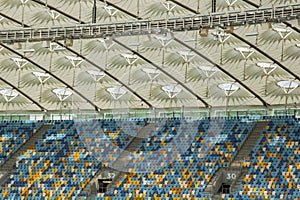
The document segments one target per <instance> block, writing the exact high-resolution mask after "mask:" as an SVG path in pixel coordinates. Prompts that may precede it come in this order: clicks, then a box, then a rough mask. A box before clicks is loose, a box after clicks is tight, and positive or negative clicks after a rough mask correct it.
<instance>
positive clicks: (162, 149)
mask: <svg viewBox="0 0 300 200" xmlns="http://www.w3.org/2000/svg"><path fill="white" fill-rule="evenodd" d="M147 120H148V121H151V119H147ZM147 120H138V121H137V122H134V123H132V122H130V121H128V120H124V121H122V122H120V123H118V122H116V121H115V120H91V121H73V120H64V121H51V123H53V126H52V127H51V128H50V129H49V130H48V131H47V132H46V133H45V134H43V135H42V136H41V138H39V140H38V141H37V142H36V143H35V145H33V146H31V147H30V148H29V149H28V150H27V151H26V152H25V153H24V154H23V155H21V156H20V157H19V158H18V160H17V162H16V168H17V170H16V172H15V173H14V174H13V175H11V176H10V177H9V178H8V179H7V180H6V181H5V183H4V184H2V185H1V192H0V195H1V196H2V197H4V198H6V199H18V198H25V199H27V198H28V199H41V198H47V197H51V198H53V199H71V198H76V199H86V198H88V197H89V194H88V193H86V192H84V188H85V187H86V186H87V185H88V184H89V183H92V186H93V188H94V190H93V191H94V192H95V189H96V184H95V182H92V180H93V179H95V178H97V177H96V174H97V172H99V171H101V170H102V169H103V170H104V169H105V168H106V167H107V165H108V163H109V162H110V161H109V159H111V158H112V157H113V155H111V154H109V153H108V154H107V152H106V147H108V148H110V147H111V146H114V145H115V146H119V148H118V149H120V151H121V149H126V146H128V144H129V143H130V141H131V140H132V138H134V137H135V136H136V133H133V132H134V131H133V130H135V131H140V130H142V127H143V126H145V125H146V124H147V123H148V122H147ZM262 120H264V121H267V122H268V125H267V126H266V127H265V130H262V134H261V137H260V138H259V140H258V142H257V144H256V145H255V147H254V148H253V149H252V151H251V152H249V156H247V157H246V158H245V160H244V162H243V167H244V168H247V169H248V168H249V170H248V173H247V174H246V176H245V177H244V178H243V182H242V184H241V185H240V187H239V188H238V190H237V191H236V192H235V193H233V194H221V196H220V198H222V199H271V198H272V199H296V198H299V189H300V187H299V184H298V183H299V182H298V179H299V173H298V171H299V156H298V154H299V147H298V146H299V144H298V143H299V136H298V134H297V133H298V132H299V120H298V119H296V118H293V117H281V118H275V117H265V118H264V119H262ZM47 123H49V122H47ZM151 123H155V122H153V121H152V122H151ZM256 123H257V119H250V118H246V117H244V118H238V117H232V118H228V117H219V118H204V119H202V120H188V119H179V118H178V119H175V118H171V119H165V120H159V121H157V123H156V124H155V125H156V126H155V127H156V128H155V130H156V131H151V132H150V133H149V137H147V138H144V140H142V142H141V144H140V145H138V146H137V148H136V151H135V152H134V153H133V154H134V155H135V156H134V157H132V159H131V160H130V162H128V163H127V166H126V167H127V170H128V172H127V173H125V174H124V176H123V177H122V178H121V179H120V180H119V181H118V182H117V183H116V185H115V186H114V188H113V189H112V190H108V191H107V192H106V193H98V194H97V195H96V196H97V197H96V198H97V199H120V198H129V199H131V198H148V199H151V198H153V197H154V198H158V199H165V198H169V199H211V198H213V197H214V196H213V194H209V193H205V192H204V191H205V188H206V187H207V185H208V184H209V183H210V181H211V180H212V179H213V178H214V176H215V175H216V174H217V172H218V171H220V169H222V168H224V167H225V168H226V167H230V165H231V164H232V163H233V161H234V158H235V157H236V155H237V154H238V152H239V150H240V149H241V148H242V146H243V144H244V143H245V141H246V140H247V138H248V137H249V135H250V134H251V131H252V130H253V128H254V126H255V124H256ZM40 124H41V123H39V125H40ZM27 126H29V125H28V124H27ZM35 126H37V125H33V124H31V125H30V127H35ZM122 126H123V127H122ZM127 129H131V131H129V132H127V131H126V130H127ZM20 130H21V129H20ZM129 133H130V134H129ZM131 134H132V135H131ZM129 136H131V137H129ZM96 138H100V140H99V141H98V140H96ZM103 141H104V142H103ZM101 142H103V143H101ZM87 144H88V145H90V146H88V145H87ZM106 144H110V145H106ZM87 146H88V147H87ZM104 146H105V148H104ZM5 147H6V148H8V149H9V148H10V147H9V146H5ZM171 147H172V148H171ZM98 149H100V151H99V152H98V154H94V152H97V150H98ZM169 149H171V150H169ZM113 151H115V150H113ZM157 152H158V153H159V154H162V156H161V158H164V161H163V160H160V159H161V158H159V157H157V155H155V153H157ZM171 153H173V154H171ZM94 155H96V156H94ZM101 155H102V156H103V157H102V158H101ZM155 156H156V158H157V160H156V161H154V160H151V159H154V158H155ZM171 156H174V157H171ZM113 158H114V159H115V160H117V159H118V154H116V155H115V157H113ZM114 159H112V160H111V162H112V163H113V162H114V161H115V160H114ZM142 169H143V170H144V171H142Z"/></svg>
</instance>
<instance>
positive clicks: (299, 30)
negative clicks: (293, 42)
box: [283, 22, 300, 33]
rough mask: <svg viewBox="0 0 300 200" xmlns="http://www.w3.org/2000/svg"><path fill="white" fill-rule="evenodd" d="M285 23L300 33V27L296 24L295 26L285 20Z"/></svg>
mask: <svg viewBox="0 0 300 200" xmlns="http://www.w3.org/2000/svg"><path fill="white" fill-rule="evenodd" d="M283 24H285V25H286V26H288V27H290V28H291V29H293V30H294V31H296V32H297V33H300V29H299V28H298V27H296V26H293V25H292V24H291V23H289V22H283Z"/></svg>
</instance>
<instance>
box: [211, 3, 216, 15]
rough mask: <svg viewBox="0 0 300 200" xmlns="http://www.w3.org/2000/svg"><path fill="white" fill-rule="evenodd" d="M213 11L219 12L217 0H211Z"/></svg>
mask: <svg viewBox="0 0 300 200" xmlns="http://www.w3.org/2000/svg"><path fill="white" fill-rule="evenodd" d="M211 12H212V13H215V12H217V0H211Z"/></svg>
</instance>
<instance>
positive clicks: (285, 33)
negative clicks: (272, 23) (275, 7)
mask: <svg viewBox="0 0 300 200" xmlns="http://www.w3.org/2000/svg"><path fill="white" fill-rule="evenodd" d="M272 29H273V30H274V31H276V32H277V33H278V34H279V35H280V37H281V38H282V39H286V38H287V37H288V36H289V35H290V34H291V33H292V31H291V30H289V29H287V28H281V27H273V28H272Z"/></svg>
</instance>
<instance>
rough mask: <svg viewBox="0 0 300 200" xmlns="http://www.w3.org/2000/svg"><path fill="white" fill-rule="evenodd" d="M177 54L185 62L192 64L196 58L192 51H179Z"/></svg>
mask: <svg viewBox="0 0 300 200" xmlns="http://www.w3.org/2000/svg"><path fill="white" fill-rule="evenodd" d="M177 53H178V54H179V55H180V56H181V57H182V59H183V60H184V61H185V62H190V61H191V60H192V59H193V58H194V57H195V54H194V53H192V52H190V51H178V52H177Z"/></svg>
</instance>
